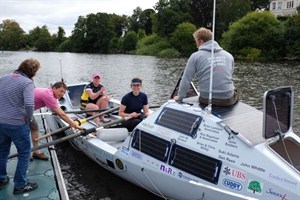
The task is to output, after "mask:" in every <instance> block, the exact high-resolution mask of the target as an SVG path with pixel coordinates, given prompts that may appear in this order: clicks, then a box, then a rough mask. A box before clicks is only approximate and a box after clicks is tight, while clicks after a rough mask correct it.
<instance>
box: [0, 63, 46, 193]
mask: <svg viewBox="0 0 300 200" xmlns="http://www.w3.org/2000/svg"><path fill="white" fill-rule="evenodd" d="M39 68H40V63H39V61H37V60H36V59H33V58H29V59H26V60H24V61H23V62H22V63H21V64H20V66H19V67H18V70H16V71H14V72H13V73H11V74H7V75H4V76H2V77H1V78H0V105H1V106H0V189H1V188H2V187H4V186H5V185H6V184H8V183H9V177H8V176H7V171H6V164H7V159H8V155H9V152H10V147H11V143H12V142H13V143H14V144H15V146H16V148H17V151H18V164H17V168H16V171H15V175H14V183H15V186H14V191H13V193H14V194H20V193H24V192H29V191H31V190H34V189H36V188H37V187H38V185H37V184H36V183H30V182H28V179H27V176H26V172H27V169H28V165H29V158H30V152H31V148H30V145H31V142H30V130H29V123H30V122H31V121H32V119H33V109H34V96H33V89H34V84H33V80H32V77H34V76H35V74H36V72H37V71H38V70H39Z"/></svg>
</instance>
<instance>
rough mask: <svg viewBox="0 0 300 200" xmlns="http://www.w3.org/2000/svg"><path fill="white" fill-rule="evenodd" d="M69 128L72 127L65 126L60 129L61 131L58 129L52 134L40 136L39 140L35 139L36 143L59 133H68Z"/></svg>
mask: <svg viewBox="0 0 300 200" xmlns="http://www.w3.org/2000/svg"><path fill="white" fill-rule="evenodd" d="M69 128H71V127H70V126H64V127H62V128H59V129H57V130H55V131H52V132H50V133H47V134H45V135H42V136H40V137H38V138H35V139H34V141H36V142H37V141H39V140H41V139H44V138H46V137H49V136H51V135H55V134H57V133H60V132H63V131H66V130H68V129H69Z"/></svg>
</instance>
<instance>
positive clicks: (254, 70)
mask: <svg viewBox="0 0 300 200" xmlns="http://www.w3.org/2000/svg"><path fill="white" fill-rule="evenodd" d="M28 57H34V58H37V59H38V60H39V61H40V62H41V65H42V68H41V70H40V71H39V72H38V73H37V76H36V77H35V78H34V80H35V83H36V86H37V87H47V86H48V85H49V83H50V82H55V81H59V80H61V78H63V79H64V80H65V81H66V82H67V83H75V82H79V81H90V80H91V77H90V76H91V74H92V72H94V71H101V73H102V74H103V75H104V77H103V81H102V83H103V84H104V85H105V86H106V87H107V90H108V94H109V96H111V97H114V98H117V99H120V98H121V97H122V96H123V95H124V94H126V93H127V92H128V91H129V90H130V87H129V86H130V80H131V79H132V78H133V77H140V78H142V79H143V90H144V92H146V93H147V94H148V96H149V102H150V105H158V104H161V103H163V102H165V101H166V100H167V99H168V98H169V97H170V94H171V92H172V91H173V89H174V86H175V84H176V83H177V81H178V78H179V76H180V74H181V72H182V70H183V69H184V67H185V63H186V61H187V59H159V58H155V57H152V56H134V55H97V54H75V53H37V52H4V53H2V54H0V76H1V75H3V74H5V73H9V72H11V71H13V70H14V69H16V68H17V66H18V65H19V64H20V63H21V62H22V61H23V60H24V59H25V58H28ZM299 65H300V63H299V62H282V63H246V62H236V69H235V74H234V82H235V86H236V87H237V88H238V89H239V91H240V93H241V101H243V102H245V103H248V104H250V105H252V106H255V107H256V108H258V109H262V96H263V94H264V92H265V91H266V90H268V89H272V88H275V87H279V86H293V88H294V91H295V109H294V129H295V130H296V132H297V133H299V132H300V130H298V128H299V127H300V114H299V107H300V105H299V104H300V103H299V99H300V91H299V88H300V80H299V79H300V77H299V76H297V75H298V74H299V71H300V66H299ZM58 151H59V152H58V153H59V158H60V161H61V166H62V169H63V173H64V177H65V179H66V183H67V189H68V190H69V191H70V197H71V199H76V200H77V199H78V200H79V199H91V200H92V199H156V198H157V197H155V196H154V195H152V194H150V193H148V192H147V191H145V190H143V189H140V188H138V187H136V186H134V185H132V184H129V183H128V182H125V181H123V180H122V179H120V178H118V177H116V176H115V175H112V174H111V173H109V172H107V171H106V170H104V169H102V168H101V167H99V166H98V165H97V164H96V163H95V162H93V161H92V160H90V159H89V158H87V157H86V156H84V155H83V154H82V153H81V152H77V151H75V150H74V149H73V148H72V147H71V146H70V145H69V144H68V143H66V144H63V145H62V146H61V148H58ZM79 157H80V160H79V159H78V158H79Z"/></svg>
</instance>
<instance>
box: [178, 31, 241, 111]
mask: <svg viewBox="0 0 300 200" xmlns="http://www.w3.org/2000/svg"><path fill="white" fill-rule="evenodd" d="M193 37H194V39H195V41H196V45H197V48H198V51H197V52H195V53H193V54H192V55H191V56H190V58H189V59H188V62H187V64H186V67H185V70H184V73H183V75H182V77H181V81H180V85H179V90H178V96H176V97H174V99H175V100H177V101H182V99H183V98H184V97H185V96H186V94H187V91H188V88H189V86H190V82H191V81H192V79H193V77H194V75H196V77H197V79H198V83H199V88H198V90H199V91H200V96H199V102H200V103H202V104H208V98H209V84H210V70H211V69H210V66H211V49H212V47H213V81H212V104H213V105H217V106H231V105H233V104H235V103H236V102H237V101H238V99H239V94H238V92H237V91H236V90H235V88H234V85H233V81H232V74H233V70H234V58H233V56H232V55H231V54H230V53H228V52H227V51H225V50H224V49H223V48H222V47H220V45H219V44H218V43H217V42H216V41H213V40H212V32H211V31H210V30H208V29H206V28H200V29H198V30H197V31H195V32H194V33H193Z"/></svg>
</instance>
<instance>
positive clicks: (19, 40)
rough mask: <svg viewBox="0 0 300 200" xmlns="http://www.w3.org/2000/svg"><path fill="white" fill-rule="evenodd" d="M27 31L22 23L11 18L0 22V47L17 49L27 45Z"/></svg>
mask: <svg viewBox="0 0 300 200" xmlns="http://www.w3.org/2000/svg"><path fill="white" fill-rule="evenodd" d="M24 34H25V32H24V31H23V29H22V28H21V27H20V25H19V24H18V23H17V22H16V21H15V20H11V19H7V20H3V22H2V23H1V24H0V48H1V49H3V50H10V51H16V50H19V49H21V48H24V47H25V46H26V40H25V35H24Z"/></svg>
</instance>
